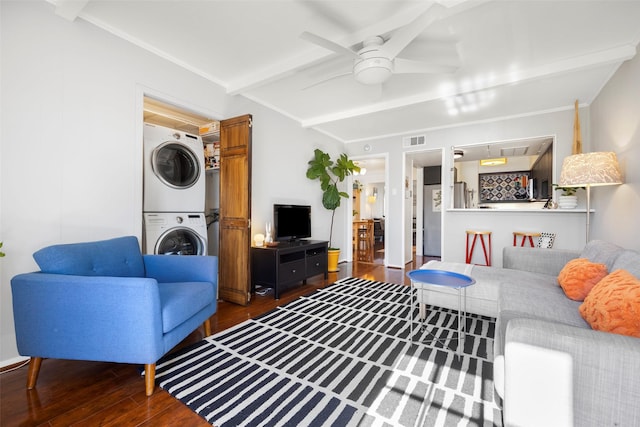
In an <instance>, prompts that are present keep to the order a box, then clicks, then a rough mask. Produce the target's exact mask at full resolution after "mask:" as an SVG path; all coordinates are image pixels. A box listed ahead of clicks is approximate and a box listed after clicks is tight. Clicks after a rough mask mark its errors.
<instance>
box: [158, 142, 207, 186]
mask: <svg viewBox="0 0 640 427" xmlns="http://www.w3.org/2000/svg"><path fill="white" fill-rule="evenodd" d="M151 166H152V168H153V173H154V174H155V175H156V176H157V177H158V179H159V180H160V181H162V182H163V183H164V184H165V185H167V186H169V187H171V188H176V189H186V188H189V187H191V186H193V185H194V184H195V183H196V182H197V181H198V178H200V174H201V173H202V171H201V170H200V162H199V161H198V156H197V155H196V153H195V152H194V151H193V150H191V148H189V147H188V146H186V145H184V144H180V143H179V142H172V141H168V142H165V143H163V144H161V145H159V146H158V147H156V149H155V150H153V153H152V155H151Z"/></svg>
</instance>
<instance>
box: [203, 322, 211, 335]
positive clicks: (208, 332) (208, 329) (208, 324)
mask: <svg viewBox="0 0 640 427" xmlns="http://www.w3.org/2000/svg"><path fill="white" fill-rule="evenodd" d="M202 325H203V326H204V336H205V337H208V336H209V335H211V318H208V319H207V320H205V321H204V323H203V324H202Z"/></svg>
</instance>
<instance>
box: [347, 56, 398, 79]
mask: <svg viewBox="0 0 640 427" xmlns="http://www.w3.org/2000/svg"><path fill="white" fill-rule="evenodd" d="M392 68H393V67H392V62H391V61H390V60H389V59H387V58H368V59H363V60H362V61H357V62H356V63H355V65H354V66H353V75H354V77H355V79H356V81H358V82H360V83H362V84H365V85H376V84H380V83H384V82H385V81H387V80H388V79H389V77H391V74H393V71H392Z"/></svg>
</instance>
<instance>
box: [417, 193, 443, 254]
mask: <svg viewBox="0 0 640 427" xmlns="http://www.w3.org/2000/svg"><path fill="white" fill-rule="evenodd" d="M422 200H423V201H424V202H423V206H422V213H423V216H422V218H423V220H424V224H423V225H424V226H423V232H422V233H423V236H422V254H423V255H424V256H438V257H439V256H442V253H441V244H440V242H441V235H442V215H441V214H442V209H443V208H444V205H443V200H442V185H440V184H432V185H425V186H424V198H423V199H422Z"/></svg>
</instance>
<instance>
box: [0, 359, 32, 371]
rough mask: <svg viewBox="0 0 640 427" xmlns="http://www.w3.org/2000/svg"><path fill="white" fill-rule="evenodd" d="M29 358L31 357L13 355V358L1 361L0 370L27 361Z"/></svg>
mask: <svg viewBox="0 0 640 427" xmlns="http://www.w3.org/2000/svg"><path fill="white" fill-rule="evenodd" d="M27 360H29V358H28V357H24V356H18V357H13V358H11V359H6V360H2V361H0V370H1V369H3V368H6V367H9V366H13V365H17V364H19V363H23V362H26V361H27Z"/></svg>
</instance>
